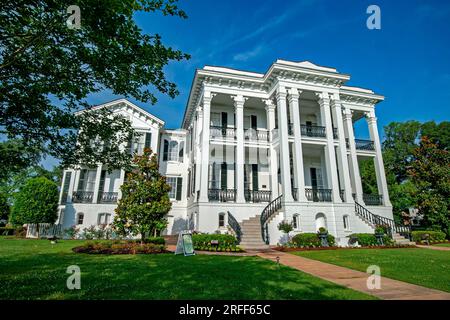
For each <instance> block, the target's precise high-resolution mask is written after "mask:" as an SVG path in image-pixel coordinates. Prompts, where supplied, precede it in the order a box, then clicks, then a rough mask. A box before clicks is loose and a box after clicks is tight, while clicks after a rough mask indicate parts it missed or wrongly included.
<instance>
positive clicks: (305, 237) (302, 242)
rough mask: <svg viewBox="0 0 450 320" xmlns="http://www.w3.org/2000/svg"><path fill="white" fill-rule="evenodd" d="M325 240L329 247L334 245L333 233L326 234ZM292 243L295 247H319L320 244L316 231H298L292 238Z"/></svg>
mask: <svg viewBox="0 0 450 320" xmlns="http://www.w3.org/2000/svg"><path fill="white" fill-rule="evenodd" d="M327 240H328V244H329V245H330V246H331V247H332V246H334V245H335V239H334V236H333V235H331V234H328V235H327ZM292 243H293V244H294V245H295V246H296V247H320V246H321V245H322V244H321V241H320V238H319V236H318V234H317V233H299V234H297V235H295V236H294V237H293V238H292Z"/></svg>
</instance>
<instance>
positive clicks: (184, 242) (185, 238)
mask: <svg viewBox="0 0 450 320" xmlns="http://www.w3.org/2000/svg"><path fill="white" fill-rule="evenodd" d="M180 253H183V254H184V255H185V256H192V255H195V252H194V243H193V242H192V234H191V231H190V230H184V231H180V233H179V234H178V241H177V248H176V249H175V254H180Z"/></svg>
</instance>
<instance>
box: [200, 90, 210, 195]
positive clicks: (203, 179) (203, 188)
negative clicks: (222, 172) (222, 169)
mask: <svg viewBox="0 0 450 320" xmlns="http://www.w3.org/2000/svg"><path fill="white" fill-rule="evenodd" d="M211 99H212V93H211V92H210V91H205V92H204V93H203V128H202V137H201V139H202V144H201V148H202V149H201V161H200V169H201V174H200V202H208V187H209V186H208V179H209V127H210V117H211Z"/></svg>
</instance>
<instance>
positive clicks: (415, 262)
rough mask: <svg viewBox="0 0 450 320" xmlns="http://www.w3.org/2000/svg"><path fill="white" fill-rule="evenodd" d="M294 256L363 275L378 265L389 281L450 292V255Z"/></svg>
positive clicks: (366, 252) (412, 251) (367, 252)
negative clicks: (356, 271) (394, 280)
mask: <svg viewBox="0 0 450 320" xmlns="http://www.w3.org/2000/svg"><path fill="white" fill-rule="evenodd" d="M294 254H297V255H299V256H302V257H305V258H311V259H316V260H320V261H324V262H328V263H332V264H336V265H339V266H343V267H348V268H351V269H355V270H360V271H364V272H366V270H367V267H368V266H369V265H378V266H379V267H380V269H381V275H382V276H385V277H387V278H392V279H397V280H401V281H405V282H409V283H413V284H417V285H421V286H424V287H429V288H434V289H439V290H443V291H448V292H450V252H445V251H437V250H430V249H419V248H408V249H352V250H326V251H302V252H294Z"/></svg>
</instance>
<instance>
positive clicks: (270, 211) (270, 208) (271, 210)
mask: <svg viewBox="0 0 450 320" xmlns="http://www.w3.org/2000/svg"><path fill="white" fill-rule="evenodd" d="M282 198H283V195H280V196H278V197H277V198H275V199H274V200H273V201H271V202H270V203H269V204H268V205H267V206H266V207H265V208H264V209H263V211H262V212H261V218H260V222H261V236H262V238H263V241H264V242H265V243H266V244H269V230H268V226H267V221H269V219H270V218H271V217H272V216H273V215H274V214H275V213H277V212H278V211H279V210H280V209H281V207H282V204H281V199H282Z"/></svg>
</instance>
